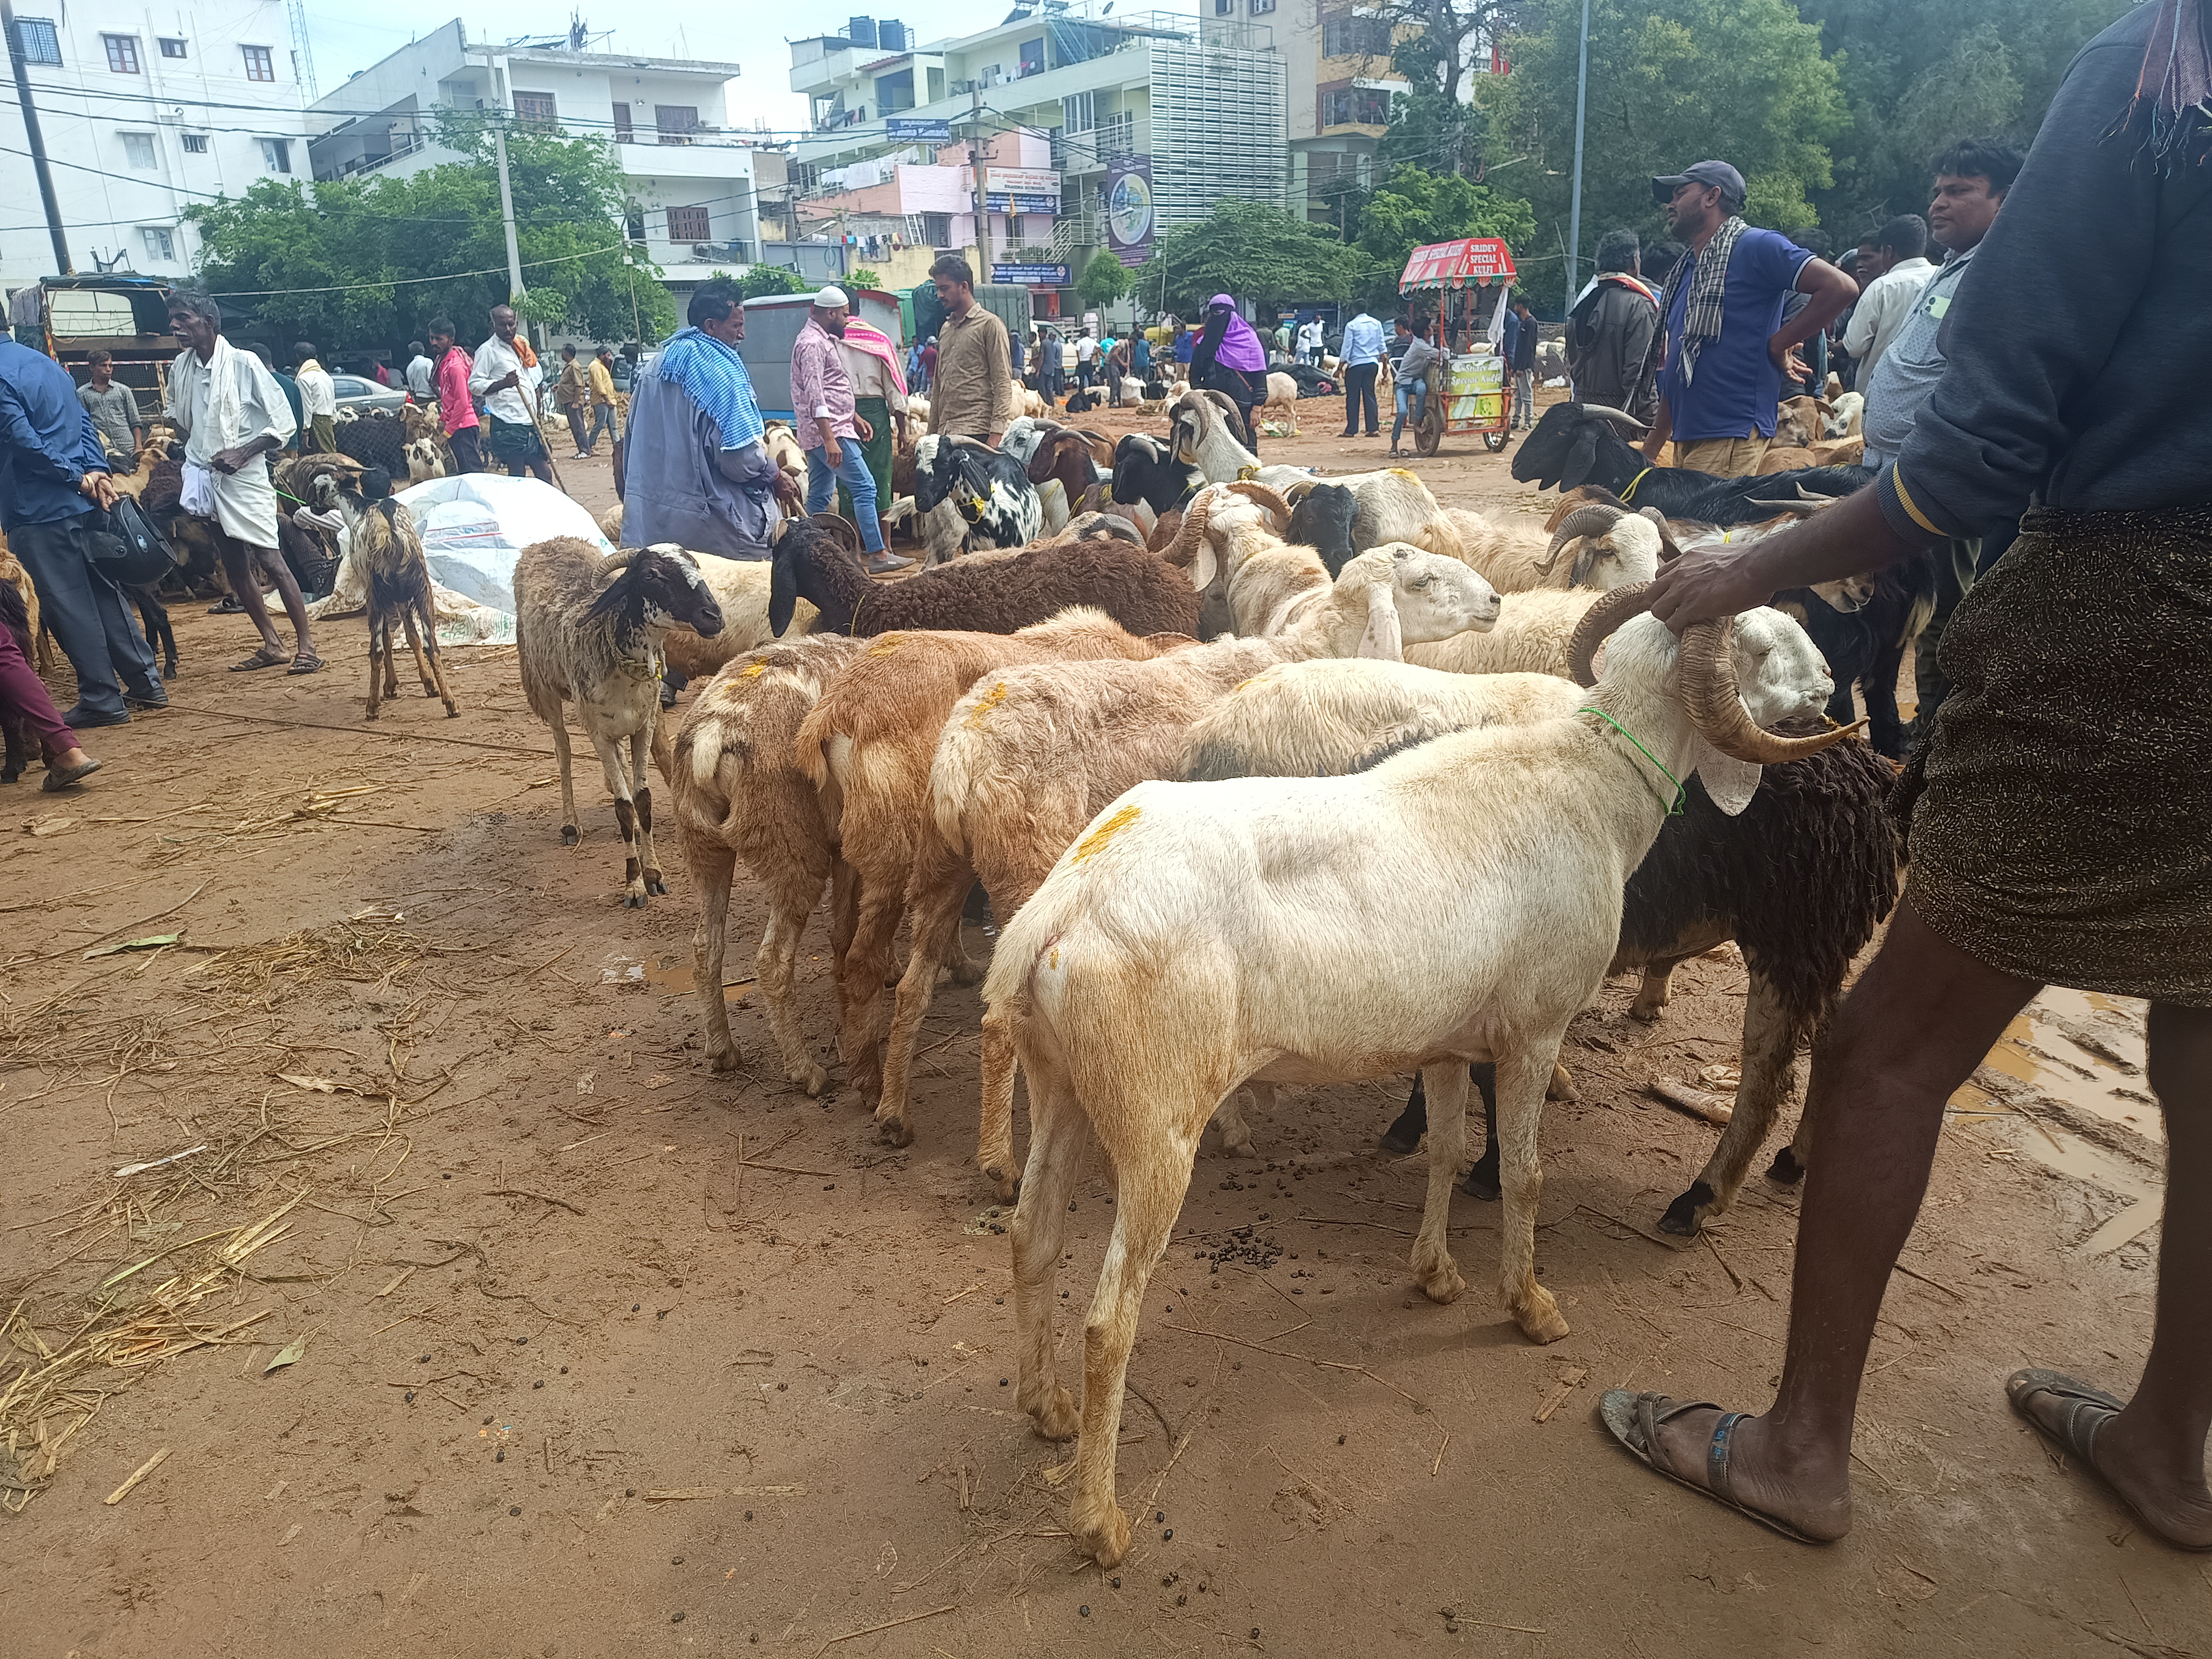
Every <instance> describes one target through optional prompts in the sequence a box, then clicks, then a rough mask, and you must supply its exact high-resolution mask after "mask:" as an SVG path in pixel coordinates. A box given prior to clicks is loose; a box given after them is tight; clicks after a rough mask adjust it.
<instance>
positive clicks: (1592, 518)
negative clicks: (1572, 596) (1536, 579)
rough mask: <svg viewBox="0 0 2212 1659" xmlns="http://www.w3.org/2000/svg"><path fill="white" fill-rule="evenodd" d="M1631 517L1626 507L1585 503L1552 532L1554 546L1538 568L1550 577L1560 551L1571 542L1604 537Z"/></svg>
mask: <svg viewBox="0 0 2212 1659" xmlns="http://www.w3.org/2000/svg"><path fill="white" fill-rule="evenodd" d="M1629 516H1630V514H1629V511H1628V509H1627V508H1626V507H1608V506H1607V505H1606V503H1604V502H1603V501H1585V502H1583V504H1582V505H1581V506H1580V507H1577V508H1576V509H1575V510H1574V511H1573V512H1571V513H1568V514H1567V516H1566V517H1565V518H1564V519H1562V520H1559V528H1558V529H1557V530H1554V531H1553V532H1552V544H1551V546H1550V547H1548V548H1547V549H1546V550H1545V551H1544V562H1543V563H1541V564H1540V565H1538V566H1537V567H1536V568H1537V569H1539V570H1541V571H1543V572H1544V573H1545V574H1547V575H1548V574H1550V572H1551V568H1552V567H1553V565H1555V564H1557V563H1559V550H1560V549H1562V548H1564V547H1565V546H1566V544H1568V543H1569V542H1571V541H1577V540H1579V539H1581V538H1583V537H1585V536H1602V535H1603V534H1605V532H1607V531H1608V530H1610V529H1612V528H1613V526H1615V525H1617V524H1619V523H1620V521H1621V520H1623V519H1626V518H1627V517H1629Z"/></svg>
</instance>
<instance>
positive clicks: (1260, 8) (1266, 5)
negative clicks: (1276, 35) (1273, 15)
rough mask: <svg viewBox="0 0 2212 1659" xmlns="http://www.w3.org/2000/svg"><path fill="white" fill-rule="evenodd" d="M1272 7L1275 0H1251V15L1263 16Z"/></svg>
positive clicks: (1271, 9)
mask: <svg viewBox="0 0 2212 1659" xmlns="http://www.w3.org/2000/svg"><path fill="white" fill-rule="evenodd" d="M1274 9H1275V0H1252V15H1253V16H1255V17H1263V16H1265V15H1267V13H1269V12H1271V11H1273V10H1274Z"/></svg>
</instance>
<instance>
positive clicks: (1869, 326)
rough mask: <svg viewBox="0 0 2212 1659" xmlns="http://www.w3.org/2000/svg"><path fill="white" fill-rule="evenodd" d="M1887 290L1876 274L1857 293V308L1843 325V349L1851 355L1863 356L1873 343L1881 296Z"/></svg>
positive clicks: (1879, 315)
mask: <svg viewBox="0 0 2212 1659" xmlns="http://www.w3.org/2000/svg"><path fill="white" fill-rule="evenodd" d="M1886 292H1887V290H1886V289H1884V288H1883V287H1882V285H1881V277H1879V276H1877V277H1875V279H1874V281H1872V282H1871V283H1868V284H1867V285H1866V288H1865V289H1864V290H1863V292H1862V293H1861V294H1860V295H1859V303H1858V309H1857V310H1856V311H1854V312H1852V313H1851V319H1850V322H1848V323H1846V324H1844V341H1843V344H1844V350H1846V351H1848V352H1850V354H1851V356H1854V357H1863V356H1866V349H1867V348H1868V347H1869V346H1870V345H1872V344H1873V343H1874V337H1875V324H1876V323H1877V322H1878V321H1879V320H1880V319H1881V302H1882V296H1883V295H1884V294H1885V293H1886Z"/></svg>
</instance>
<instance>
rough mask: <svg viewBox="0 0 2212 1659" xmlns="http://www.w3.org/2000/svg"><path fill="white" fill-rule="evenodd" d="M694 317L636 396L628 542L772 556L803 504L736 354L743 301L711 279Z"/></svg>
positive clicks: (626, 467) (626, 468) (627, 446)
mask: <svg viewBox="0 0 2212 1659" xmlns="http://www.w3.org/2000/svg"><path fill="white" fill-rule="evenodd" d="M689 316H690V323H691V326H690V327H689V328H687V329H684V330H683V331H681V332H680V333H678V335H677V336H676V337H674V338H673V339H671V340H670V341H669V342H668V343H667V344H666V345H665V346H664V347H663V348H662V349H661V352H660V355H659V357H658V358H657V359H656V360H655V361H654V362H653V367H652V368H649V369H647V370H646V371H645V372H644V373H642V374H640V375H639V376H638V379H637V383H636V385H635V387H634V388H633V390H632V391H631V393H630V404H629V431H628V433H627V435H626V436H625V437H624V440H623V533H622V541H623V546H625V547H650V546H652V545H653V544H655V543H657V542H674V543H676V544H678V546H681V547H684V548H688V549H690V550H691V551H692V552H694V553H713V554H716V555H719V556H720V557H722V558H726V559H765V558H766V557H768V556H769V539H770V538H771V537H772V535H773V533H774V532H775V526H776V524H777V521H778V520H781V518H782V517H783V515H784V513H787V512H791V513H796V512H798V511H799V495H798V490H797V487H796V486H795V485H793V483H791V481H790V480H789V479H787V478H786V477H784V475H783V472H782V471H781V469H780V468H778V467H777V465H776V464H775V461H774V460H773V459H770V458H769V453H768V450H767V448H766V447H764V446H763V444H762V442H761V435H762V433H763V431H764V430H765V429H766V428H765V427H764V425H763V422H762V420H761V412H760V404H758V403H757V401H756V400H755V399H754V397H753V386H752V379H751V377H750V375H748V374H746V373H745V365H744V359H742V358H740V357H739V356H738V341H740V340H742V339H744V337H745V308H744V298H743V296H742V295H739V294H738V290H737V289H736V287H735V286H734V285H733V284H732V283H727V282H723V281H719V280H718V281H715V282H711V283H704V284H702V286H701V288H700V289H699V290H698V292H697V293H696V294H694V295H692V296H691V305H690V313H689Z"/></svg>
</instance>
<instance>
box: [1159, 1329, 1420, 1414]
mask: <svg viewBox="0 0 2212 1659" xmlns="http://www.w3.org/2000/svg"><path fill="white" fill-rule="evenodd" d="M1160 1323H1161V1324H1163V1325H1165V1326H1166V1327H1167V1328H1168V1329H1170V1330H1171V1331H1181V1332H1182V1333H1183V1334H1186V1335H1188V1336H1210V1337H1212V1338H1213V1339H1214V1340H1216V1341H1217V1342H1233V1343H1235V1344H1236V1345H1237V1346H1238V1347H1240V1348H1249V1349H1251V1350H1252V1352H1255V1353H1271V1354H1273V1355H1274V1356H1275V1358H1278V1359H1303V1360H1304V1361H1305V1362H1306V1364H1309V1365H1322V1366H1326V1367H1327V1368H1328V1370H1333V1371H1357V1372H1358V1374H1359V1375H1360V1376H1364V1377H1366V1378H1367V1379H1368V1380H1369V1381H1370V1382H1373V1383H1382V1384H1383V1387H1384V1388H1386V1389H1389V1390H1390V1392H1391V1393H1392V1394H1395V1395H1397V1396H1398V1398H1399V1399H1401V1400H1402V1401H1405V1402H1406V1403H1407V1405H1409V1406H1411V1407H1413V1408H1414V1409H1415V1410H1417V1411H1426V1410H1427V1409H1428V1407H1426V1406H1424V1405H1423V1404H1422V1403H1421V1402H1420V1401H1418V1400H1416V1399H1414V1398H1413V1395H1410V1394H1407V1392H1406V1391H1405V1390H1404V1389H1401V1388H1400V1387H1399V1386H1398V1385H1397V1384H1396V1383H1391V1382H1387V1381H1385V1380H1384V1379H1383V1378H1382V1377H1379V1376H1376V1375H1375V1373H1374V1372H1373V1371H1370V1370H1368V1369H1367V1367H1366V1366H1364V1365H1347V1364H1345V1363H1344V1362H1343V1361H1342V1360H1340V1359H1316V1358H1315V1357H1314V1356H1313V1355H1311V1354H1310V1353H1290V1352H1285V1350H1283V1349H1281V1348H1263V1347H1261V1346H1260V1345H1259V1344H1258V1343H1257V1342H1247V1341H1246V1340H1244V1339H1243V1337H1241V1336H1231V1335H1229V1334H1227V1333H1225V1332H1223V1331H1209V1330H1206V1329H1204V1328H1201V1327H1200V1326H1196V1325H1177V1324H1176V1323H1174V1322H1171V1321H1169V1320H1165V1319H1163V1320H1162V1321H1160Z"/></svg>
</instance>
